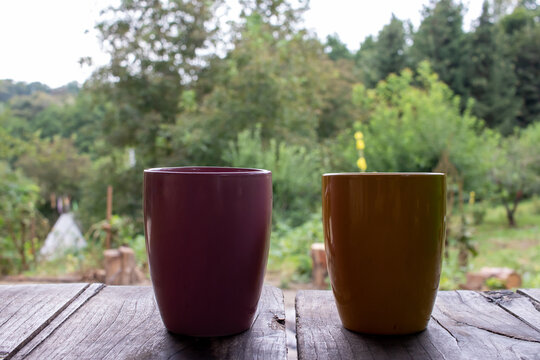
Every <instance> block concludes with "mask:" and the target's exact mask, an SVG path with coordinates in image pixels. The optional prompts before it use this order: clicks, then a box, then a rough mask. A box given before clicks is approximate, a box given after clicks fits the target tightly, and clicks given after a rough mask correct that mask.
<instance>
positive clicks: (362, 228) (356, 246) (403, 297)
mask: <svg viewBox="0 0 540 360" xmlns="http://www.w3.org/2000/svg"><path fill="white" fill-rule="evenodd" d="M322 203H323V207H322V210H323V225H324V240H325V249H326V256H327V261H328V272H329V276H330V282H331V284H332V290H333V292H334V297H335V300H336V305H337V309H338V312H339V316H340V318H341V321H342V323H343V326H344V327H345V328H347V329H349V330H352V331H357V332H362V333H369V334H387V335H390V334H410V333H414V332H418V331H421V330H424V329H425V328H426V327H427V324H428V321H429V318H430V316H431V311H432V310H433V304H434V302H435V297H436V296H437V290H438V287H439V279H440V273H441V256H442V249H443V243H444V236H445V212H446V176H445V175H444V174H440V173H336V174H324V175H323V177H322Z"/></svg>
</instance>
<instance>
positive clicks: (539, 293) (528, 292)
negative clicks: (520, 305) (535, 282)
mask: <svg viewBox="0 0 540 360" xmlns="http://www.w3.org/2000/svg"><path fill="white" fill-rule="evenodd" d="M517 292H518V294H521V295H525V296H527V297H529V298H531V299H533V300H536V301H537V302H538V303H540V289H519V290H518V291H517Z"/></svg>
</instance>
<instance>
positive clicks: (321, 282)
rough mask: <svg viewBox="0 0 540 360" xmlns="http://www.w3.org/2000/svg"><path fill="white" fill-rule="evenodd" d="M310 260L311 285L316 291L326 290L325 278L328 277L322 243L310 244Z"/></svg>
mask: <svg viewBox="0 0 540 360" xmlns="http://www.w3.org/2000/svg"><path fill="white" fill-rule="evenodd" d="M311 260H312V261H313V265H312V276H313V284H314V285H315V286H316V287H317V288H318V289H326V288H327V287H328V285H326V281H325V279H326V276H327V275H328V268H327V265H326V253H325V252H324V243H314V244H311Z"/></svg>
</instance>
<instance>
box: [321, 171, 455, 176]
mask: <svg viewBox="0 0 540 360" xmlns="http://www.w3.org/2000/svg"><path fill="white" fill-rule="evenodd" d="M445 175H446V174H444V173H440V172H343V173H326V174H323V176H327V177H330V176H395V177H408V176H422V177H424V176H445Z"/></svg>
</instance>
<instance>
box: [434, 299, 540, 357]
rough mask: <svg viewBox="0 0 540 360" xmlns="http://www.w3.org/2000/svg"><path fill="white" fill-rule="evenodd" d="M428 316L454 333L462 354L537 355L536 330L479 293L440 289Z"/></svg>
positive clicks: (539, 339) (538, 336) (539, 349)
mask: <svg viewBox="0 0 540 360" xmlns="http://www.w3.org/2000/svg"><path fill="white" fill-rule="evenodd" d="M493 294H494V293H493V292H492V295H491V296H493V297H494V295H493ZM432 317H433V318H434V319H435V320H436V321H437V322H438V323H439V324H441V325H442V326H444V328H445V329H447V330H448V332H449V333H451V334H452V335H453V336H454V338H455V339H456V341H457V343H458V345H459V347H460V349H461V350H462V354H463V355H464V356H465V357H466V358H467V357H468V358H471V357H473V358H483V359H538V358H539V354H540V332H539V331H538V330H536V329H535V328H533V327H531V326H529V324H527V323H525V322H523V321H521V320H520V319H519V318H518V317H516V316H514V315H513V314H512V313H510V312H509V311H507V310H506V309H504V308H502V307H500V306H498V305H497V304H496V303H495V302H494V301H492V300H491V299H490V298H488V297H485V296H483V295H481V294H480V293H477V292H474V291H443V292H440V293H439V295H438V297H437V302H436V304H435V309H434V311H433V315H432Z"/></svg>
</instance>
